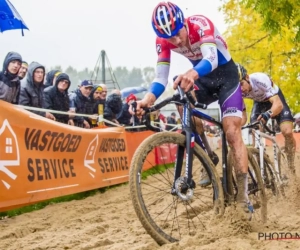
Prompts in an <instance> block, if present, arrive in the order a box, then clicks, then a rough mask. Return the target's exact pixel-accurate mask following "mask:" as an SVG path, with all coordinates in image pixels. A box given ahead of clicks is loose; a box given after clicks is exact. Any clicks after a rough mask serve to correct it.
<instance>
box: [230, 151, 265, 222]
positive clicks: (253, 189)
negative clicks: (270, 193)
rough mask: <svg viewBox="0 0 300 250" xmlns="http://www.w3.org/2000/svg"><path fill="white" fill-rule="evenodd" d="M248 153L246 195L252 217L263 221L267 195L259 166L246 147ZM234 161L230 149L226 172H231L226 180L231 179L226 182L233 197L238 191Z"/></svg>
mask: <svg viewBox="0 0 300 250" xmlns="http://www.w3.org/2000/svg"><path fill="white" fill-rule="evenodd" d="M247 153H248V197H249V200H250V201H251V203H252V205H253V208H254V214H253V216H252V217H253V218H254V219H255V220H257V221H259V222H262V223H265V222H266V221H267V195H266V192H265V187H264V183H263V180H262V177H261V173H260V168H259V166H258V165H257V162H256V160H255V159H254V157H253V154H252V151H251V150H249V149H248V148H247ZM235 165H236V163H235V161H234V158H233V153H232V151H231V150H230V151H229V154H228V166H227V173H228V175H230V173H231V174H232V178H230V179H228V181H230V180H232V181H231V182H229V183H228V188H229V192H230V193H233V195H234V197H235V198H236V195H237V193H238V189H237V185H236V176H235V172H234V169H235Z"/></svg>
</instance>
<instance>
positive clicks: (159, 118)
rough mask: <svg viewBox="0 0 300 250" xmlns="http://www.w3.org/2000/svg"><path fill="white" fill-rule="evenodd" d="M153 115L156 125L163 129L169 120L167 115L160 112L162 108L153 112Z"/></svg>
mask: <svg viewBox="0 0 300 250" xmlns="http://www.w3.org/2000/svg"><path fill="white" fill-rule="evenodd" d="M152 115H153V117H154V125H155V126H156V127H160V128H161V129H162V130H163V129H164V128H165V124H166V122H167V119H166V117H165V116H164V115H163V114H161V113H160V110H157V111H154V112H152Z"/></svg>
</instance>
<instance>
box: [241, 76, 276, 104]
mask: <svg viewBox="0 0 300 250" xmlns="http://www.w3.org/2000/svg"><path fill="white" fill-rule="evenodd" d="M249 83H250V85H251V87H252V90H251V91H250V92H249V93H247V94H243V97H244V98H249V99H252V100H254V101H257V102H265V101H268V99H270V98H271V97H272V96H274V95H277V94H278V91H279V88H278V86H277V85H275V84H274V83H273V82H272V80H271V79H270V77H269V76H268V75H266V74H264V73H253V74H251V75H249Z"/></svg>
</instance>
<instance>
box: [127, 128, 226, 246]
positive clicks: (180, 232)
mask: <svg viewBox="0 0 300 250" xmlns="http://www.w3.org/2000/svg"><path fill="white" fill-rule="evenodd" d="M179 145H180V146H182V147H185V136H184V135H182V134H178V133H174V132H160V133H156V134H154V135H152V136H150V137H148V138H147V139H146V140H145V141H143V143H142V144H141V145H140V146H139V147H138V149H137V150H136V152H135V154H134V156H133V159H132V162H131V167H130V173H129V184H130V194H131V198H132V202H133V206H134V209H135V212H136V214H137V216H138V218H139V220H140V221H141V223H142V225H143V227H144V228H145V229H146V231H147V232H148V233H149V234H150V235H151V237H152V238H153V239H154V240H155V241H156V242H157V243H158V244H159V245H163V244H166V243H170V242H175V241H178V240H180V239H181V238H182V237H183V236H186V235H195V234H196V233H197V232H199V231H203V230H205V229H206V228H207V227H208V225H209V223H210V220H211V218H212V216H215V215H216V214H218V215H223V213H224V197H223V192H222V185H221V182H220V178H219V177H218V174H217V172H216V169H215V167H214V165H213V163H212V162H211V160H210V159H209V157H208V156H207V154H206V153H205V152H204V151H203V150H202V149H201V148H200V147H199V146H198V145H195V147H194V156H193V158H194V160H193V171H192V173H193V180H194V181H195V183H198V182H199V179H200V170H201V168H202V167H204V168H205V170H206V171H207V172H208V174H209V176H210V178H211V181H212V184H211V185H210V186H208V187H206V188H201V187H200V185H197V184H196V187H195V188H193V190H190V193H187V194H186V196H185V194H183V195H180V194H177V193H176V194H174V193H173V194H171V190H172V187H173V182H174V165H175V164H174V162H172V161H171V162H170V158H172V156H173V159H174V154H176V153H174V150H172V149H171V147H172V148H173V149H174V147H175V152H176V148H177V147H178V146H179ZM158 155H159V158H160V161H161V162H160V163H159V165H158V163H157V159H155V158H157V156H158ZM184 170H185V167H182V171H181V177H180V178H184ZM180 178H179V179H180ZM194 178H195V179H194ZM175 183H176V182H175ZM183 197H184V198H183Z"/></svg>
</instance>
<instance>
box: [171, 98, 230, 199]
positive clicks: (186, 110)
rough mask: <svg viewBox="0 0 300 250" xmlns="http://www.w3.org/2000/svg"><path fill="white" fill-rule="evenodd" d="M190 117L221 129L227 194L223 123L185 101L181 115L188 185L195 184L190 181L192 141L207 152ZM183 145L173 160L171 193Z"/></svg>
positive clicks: (178, 169)
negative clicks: (173, 171) (184, 137)
mask: <svg viewBox="0 0 300 250" xmlns="http://www.w3.org/2000/svg"><path fill="white" fill-rule="evenodd" d="M192 117H197V118H199V119H202V120H205V121H208V122H211V123H213V124H215V125H216V126H218V127H219V128H220V129H221V138H222V186H223V191H224V193H225V194H226V195H228V188H227V179H228V178H227V154H228V149H227V146H226V145H227V142H226V136H225V133H224V132H223V125H222V123H221V122H219V121H216V120H215V119H214V118H213V117H211V116H209V115H207V114H204V113H202V112H201V111H199V110H197V109H195V108H192V107H191V104H190V103H189V102H188V101H187V102H185V103H183V116H182V133H183V134H185V136H186V147H185V150H186V156H185V160H186V167H185V177H186V178H187V183H188V186H189V187H191V188H194V187H195V186H194V185H195V184H194V183H193V181H192V165H193V153H194V143H195V142H196V143H197V144H198V145H200V147H201V148H202V149H203V150H204V151H205V152H206V153H207V150H206V147H205V144H204V143H203V141H202V139H201V136H200V135H199V134H197V132H196V130H193V128H192ZM183 155H184V147H178V148H177V157H176V162H175V174H174V182H173V188H172V193H173V194H174V192H175V181H176V180H177V179H178V178H179V177H180V175H181V167H182V164H183V159H184V156H183Z"/></svg>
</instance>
